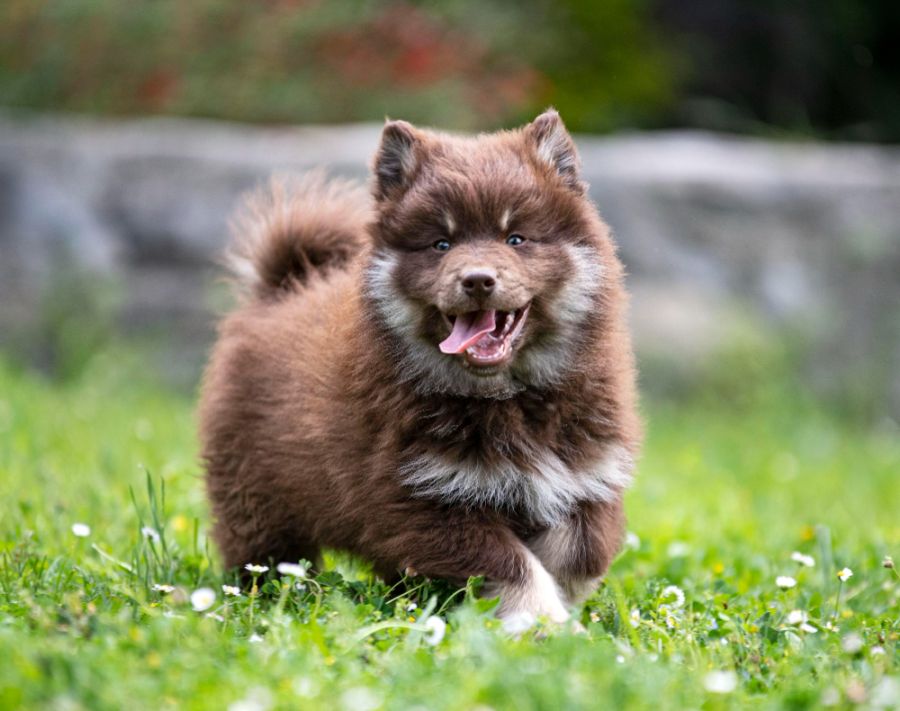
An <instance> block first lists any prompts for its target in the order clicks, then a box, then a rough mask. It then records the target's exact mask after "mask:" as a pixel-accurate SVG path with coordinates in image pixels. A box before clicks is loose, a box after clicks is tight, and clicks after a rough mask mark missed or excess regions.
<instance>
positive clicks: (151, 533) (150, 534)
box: [141, 526, 160, 543]
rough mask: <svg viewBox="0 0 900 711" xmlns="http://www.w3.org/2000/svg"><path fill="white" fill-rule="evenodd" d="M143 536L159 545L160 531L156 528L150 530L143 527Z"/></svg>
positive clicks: (148, 527) (147, 527)
mask: <svg viewBox="0 0 900 711" xmlns="http://www.w3.org/2000/svg"><path fill="white" fill-rule="evenodd" d="M141 535H142V536H143V537H144V538H146V539H147V540H150V541H153V542H154V543H159V539H160V536H159V531H157V530H156V529H155V528H150V526H143V527H142V528H141Z"/></svg>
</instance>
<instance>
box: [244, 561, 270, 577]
mask: <svg viewBox="0 0 900 711" xmlns="http://www.w3.org/2000/svg"><path fill="white" fill-rule="evenodd" d="M244 570H248V571H250V572H251V573H256V574H257V575H262V574H263V573H267V572H269V566H268V565H254V564H253V563H247V565H245V566H244Z"/></svg>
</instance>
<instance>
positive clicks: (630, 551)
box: [0, 352, 900, 711]
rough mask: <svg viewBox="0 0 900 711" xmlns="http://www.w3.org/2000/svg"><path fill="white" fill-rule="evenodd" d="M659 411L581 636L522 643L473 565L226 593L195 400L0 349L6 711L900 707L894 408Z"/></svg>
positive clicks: (335, 560) (343, 565) (337, 573)
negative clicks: (462, 574) (5, 357)
mask: <svg viewBox="0 0 900 711" xmlns="http://www.w3.org/2000/svg"><path fill="white" fill-rule="evenodd" d="M644 410H645V414H646V418H647V423H648V437H647V444H646V449H645V453H644V456H643V459H642V461H641V463H640V468H639V476H638V479H637V482H636V484H635V486H634V488H633V489H632V490H631V492H630V493H629V495H628V510H629V517H630V521H629V532H630V533H629V540H628V545H627V547H626V550H624V551H623V553H622V554H621V555H620V557H619V558H618V560H617V561H616V563H615V564H614V565H613V567H612V569H611V571H610V574H609V576H608V578H607V581H606V583H605V585H604V586H603V587H602V588H601V589H600V590H599V591H598V592H597V593H596V594H595V595H594V596H593V597H592V598H591V599H590V600H589V601H588V603H587V604H586V605H585V607H584V609H583V611H581V612H580V620H581V622H582V623H583V625H584V631H581V632H576V631H571V630H569V629H563V630H554V629H547V628H539V629H536V630H532V631H530V632H529V633H526V634H525V635H523V636H522V637H520V638H517V639H516V638H511V637H509V636H507V635H505V634H504V633H503V632H502V631H501V630H500V629H499V625H498V624H497V622H496V621H495V620H494V619H493V618H492V615H491V612H490V611H491V608H492V606H493V605H494V604H495V603H494V602H492V601H486V600H479V599H477V598H476V597H475V596H474V595H473V594H472V590H473V589H474V588H476V587H477V585H478V581H471V582H470V586H469V588H468V589H467V590H465V591H454V590H452V589H448V588H447V587H446V586H442V585H440V584H439V583H436V582H434V583H433V582H429V581H424V580H417V579H414V580H410V581H408V584H407V587H406V588H405V589H402V590H401V589H389V588H388V587H387V586H385V585H384V584H382V583H381V582H379V581H377V580H373V579H372V578H371V577H370V576H369V575H368V574H367V572H366V568H365V566H364V564H363V563H361V562H359V561H353V560H348V559H345V558H343V557H341V556H338V555H334V556H331V557H329V559H328V560H327V566H326V570H324V571H323V572H320V573H319V574H318V575H317V576H316V577H313V578H308V577H306V576H304V575H302V574H301V575H300V577H292V576H289V575H288V576H285V577H284V578H282V579H281V580H282V581H283V582H281V581H279V580H278V579H277V578H273V577H272V571H269V572H268V573H262V574H260V575H259V577H258V586H257V588H255V589H253V590H246V589H245V590H243V591H240V595H239V596H235V595H228V594H227V593H226V592H225V591H224V590H223V585H228V586H231V585H235V584H236V577H235V576H234V575H233V574H230V573H226V572H223V570H222V566H221V563H220V562H219V560H218V558H217V554H216V551H215V549H214V547H213V546H212V544H211V543H208V542H207V538H206V536H207V531H208V529H209V514H208V511H207V508H206V504H205V501H204V493H203V482H202V471H201V468H200V466H199V464H198V462H197V445H196V438H195V434H194V421H193V401H192V399H191V397H189V396H188V395H185V394H183V393H182V394H179V393H174V392H170V391H169V390H167V389H166V388H165V387H163V386H160V385H159V384H157V383H156V382H155V381H154V380H153V378H152V377H151V376H149V375H147V373H146V370H145V369H144V368H143V367H142V365H141V362H140V360H139V359H137V358H135V357H132V356H129V355H127V354H122V353H118V352H111V353H108V354H106V355H100V356H97V357H95V358H94V359H93V361H92V362H91V363H90V365H89V367H88V368H87V369H86V370H85V371H84V372H83V373H82V374H81V375H80V376H78V377H77V378H75V379H73V380H70V381H68V382H65V383H53V382H49V381H46V380H44V379H42V378H40V377H38V376H35V375H33V374H29V373H26V372H24V371H22V370H20V369H17V368H15V367H13V366H11V365H8V364H5V365H2V364H0V708H2V709H7V708H10V709H12V708H55V709H82V708H83V709H119V708H129V709H143V708H153V709H158V708H167V707H179V708H198V709H199V708H204V709H205V708H210V709H226V708H230V709H233V710H235V711H237V710H240V709H243V710H247V709H268V708H323V709H348V710H349V709H353V710H359V711H374V710H375V709H382V708H383V709H439V708H441V709H442V708H450V709H475V708H479V709H488V708H492V709H507V708H508V709H517V710H527V709H569V708H612V709H621V708H654V709H686V708H710V709H716V708H731V707H752V708H796V709H799V708H813V707H820V706H836V707H838V708H842V707H846V706H851V705H855V704H864V705H868V706H869V707H874V708H882V707H891V705H893V706H894V707H896V706H897V705H898V704H900V644H898V635H900V619H898V617H900V615H898V608H900V576H898V571H897V570H896V569H891V568H890V567H886V565H889V559H886V556H889V555H893V556H894V557H895V558H897V559H898V563H900V515H898V514H900V435H898V431H897V428H896V424H893V423H888V424H884V425H880V426H878V427H863V426H861V425H860V424H858V423H854V422H853V421H848V420H847V419H846V418H845V417H844V416H843V415H841V414H840V413H837V412H833V411H831V410H830V408H826V407H824V406H821V405H817V403H816V402H814V401H813V400H811V399H810V398H808V397H806V396H805V395H804V394H803V393H802V392H800V391H798V390H797V389H796V387H795V386H793V385H792V384H791V381H790V379H788V378H776V379H775V381H771V380H765V381H759V382H756V383H755V384H754V383H753V382H749V383H745V384H739V385H738V386H735V387H722V388H720V389H717V388H711V387H707V388H702V389H701V390H700V391H699V392H698V393H696V394H694V395H691V396H690V397H681V398H680V399H679V400H662V399H658V400H650V401H647V402H645V406H644ZM76 524H82V526H79V525H76ZM88 529H89V530H88ZM78 534H81V535H78ZM795 553H799V554H800V555H794V554H795ZM293 562H296V561H293ZM844 568H847V569H849V570H850V571H852V576H850V577H847V575H848V573H847V572H845V573H844V577H845V578H846V579H845V580H844V581H841V579H840V578H839V576H838V572H839V571H841V570H842V569H844ZM293 572H295V573H302V571H298V570H294V571H293ZM779 583H780V584H781V586H779ZM154 586H156V587H154ZM165 586H171V587H165ZM203 588H208V589H209V590H211V591H212V592H213V593H214V595H210V593H209V592H208V591H207V592H205V593H204V591H202V590H201V589H203ZM198 590H201V592H199V593H198V592H197V591H198ZM232 592H236V591H233V590H232ZM211 597H214V598H215V599H214V600H211V599H204V598H211ZM207 605H209V606H208V607H207ZM194 607H199V608H205V609H202V610H199V611H198V610H195V609H194ZM442 622H446V628H445V629H444V628H443V625H442V624H441V623H442Z"/></svg>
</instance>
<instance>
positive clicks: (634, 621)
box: [629, 607, 641, 627]
mask: <svg viewBox="0 0 900 711" xmlns="http://www.w3.org/2000/svg"><path fill="white" fill-rule="evenodd" d="M629 623H630V624H631V626H632V627H637V626H638V625H640V624H641V611H640V610H639V609H638V608H636V607H635V608H634V609H633V610H632V611H631V615H630V616H629Z"/></svg>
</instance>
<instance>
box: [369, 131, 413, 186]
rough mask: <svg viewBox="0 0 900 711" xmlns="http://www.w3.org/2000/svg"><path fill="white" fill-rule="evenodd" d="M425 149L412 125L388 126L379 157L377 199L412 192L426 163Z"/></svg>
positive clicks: (376, 162)
mask: <svg viewBox="0 0 900 711" xmlns="http://www.w3.org/2000/svg"><path fill="white" fill-rule="evenodd" d="M422 148H423V146H422V139H421V137H420V135H419V133H418V131H416V128H415V126H413V125H412V124H411V123H407V122H406V121H390V120H388V121H387V122H385V124H384V130H383V131H382V132H381V145H380V146H379V147H378V152H377V153H376V154H375V197H376V199H378V200H384V199H385V198H387V197H390V196H396V195H397V194H398V193H403V192H404V191H406V189H407V188H409V186H410V184H411V183H412V179H413V177H414V176H415V174H416V171H417V170H418V167H419V161H420V160H421V159H422Z"/></svg>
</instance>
